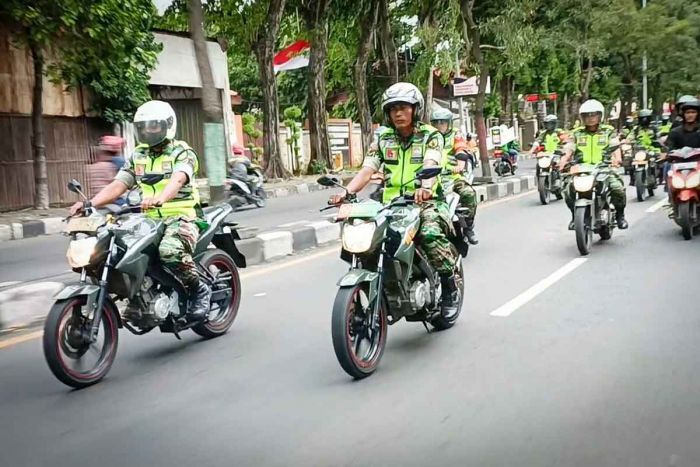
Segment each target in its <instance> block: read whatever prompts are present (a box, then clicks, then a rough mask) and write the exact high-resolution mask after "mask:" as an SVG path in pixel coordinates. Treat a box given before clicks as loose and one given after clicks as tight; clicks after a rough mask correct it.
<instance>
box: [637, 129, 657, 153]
mask: <svg viewBox="0 0 700 467" xmlns="http://www.w3.org/2000/svg"><path fill="white" fill-rule="evenodd" d="M632 134H633V135H634V139H635V140H636V142H637V144H639V145H640V146H642V147H643V148H644V149H647V150H650V151H653V150H655V148H654V146H652V143H653V142H654V139H655V137H656V132H655V131H654V130H652V129H651V128H642V127H639V126H637V127H634V130H633V131H632Z"/></svg>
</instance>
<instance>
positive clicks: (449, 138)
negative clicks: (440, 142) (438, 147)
mask: <svg viewBox="0 0 700 467" xmlns="http://www.w3.org/2000/svg"><path fill="white" fill-rule="evenodd" d="M442 137H443V139H444V142H445V145H444V147H443V150H442V166H443V167H444V168H445V169H447V170H450V171H451V170H452V169H454V168H455V167H456V166H457V158H456V157H455V154H457V153H459V152H467V141H466V140H465V138H464V135H462V132H461V131H459V130H458V129H456V128H450V130H449V131H448V132H447V133H445V134H443V135H442ZM460 177H461V175H460V174H454V175H452V178H453V179H455V180H456V179H458V178H460Z"/></svg>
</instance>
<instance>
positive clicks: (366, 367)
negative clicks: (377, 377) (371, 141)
mask: <svg viewBox="0 0 700 467" xmlns="http://www.w3.org/2000/svg"><path fill="white" fill-rule="evenodd" d="M441 171H442V169H441V168H440V167H430V168H424V169H422V170H420V171H419V172H418V173H417V175H416V180H425V179H429V178H433V177H436V176H438V175H439V174H440V172H441ZM318 183H319V184H321V185H324V186H329V187H330V186H337V187H340V188H343V189H345V188H344V187H343V186H342V185H341V184H340V183H339V181H338V180H337V179H334V178H331V177H328V176H324V177H321V178H320V179H319V180H318ZM410 183H413V182H410ZM406 185H408V184H406ZM406 185H404V187H405V186H406ZM404 187H402V189H401V195H399V196H397V197H396V198H394V199H393V200H392V201H391V202H390V203H389V204H387V205H382V204H381V203H377V202H375V201H372V200H365V201H362V202H353V203H347V204H342V205H341V206H340V207H339V210H338V214H337V216H336V221H337V222H342V228H341V239H342V250H341V259H343V260H344V261H346V262H348V263H349V264H350V270H349V271H348V272H347V273H346V274H345V275H344V276H343V277H342V278H341V279H340V280H339V281H338V286H339V289H338V293H337V295H336V298H335V302H334V303H333V314H332V326H331V334H332V337H333V349H334V351H335V355H336V357H337V359H338V362H339V363H340V366H341V367H342V368H343V370H345V372H346V373H348V374H349V375H350V376H352V377H353V378H355V379H362V378H365V377H367V376H369V375H371V374H372V373H374V371H375V370H376V369H377V366H378V364H379V361H380V360H381V357H382V355H383V353H384V348H385V346H386V339H387V327H388V325H390V324H395V323H396V322H398V321H399V320H400V319H401V318H405V319H406V321H410V322H420V323H423V325H424V326H425V327H426V329H428V324H430V325H432V326H433V328H435V329H436V330H444V329H448V328H451V327H452V326H453V325H454V323H455V321H456V320H457V318H458V317H459V314H460V310H461V308H462V302H463V298H464V278H463V269H462V261H457V264H456V267H455V272H454V273H455V276H456V282H457V290H458V293H459V298H458V303H459V308H458V311H457V313H456V314H455V315H454V316H451V317H449V318H447V317H445V316H443V315H442V312H441V310H440V300H441V295H442V288H441V283H440V278H439V276H438V274H437V272H436V271H435V270H434V269H433V268H432V266H431V265H430V263H428V261H427V259H426V257H425V254H424V253H423V252H422V251H421V249H420V247H418V246H417V245H416V243H415V241H414V240H415V236H416V234H417V233H418V228H419V226H420V207H419V206H418V205H417V204H415V203H414V201H413V195H412V194H410V195H409V194H404ZM334 207H336V206H329V207H326V208H324V209H323V210H325V209H331V208H334ZM453 237H454V233H453ZM451 240H453V241H456V240H457V239H456V238H452V239H451Z"/></svg>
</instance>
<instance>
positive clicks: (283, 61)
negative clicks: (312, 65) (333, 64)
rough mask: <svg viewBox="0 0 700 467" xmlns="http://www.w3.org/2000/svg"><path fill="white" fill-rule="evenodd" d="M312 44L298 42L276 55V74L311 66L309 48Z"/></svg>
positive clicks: (273, 62) (274, 60) (273, 61)
mask: <svg viewBox="0 0 700 467" xmlns="http://www.w3.org/2000/svg"><path fill="white" fill-rule="evenodd" d="M310 47H311V44H309V42H307V41H296V42H295V43H293V44H292V45H290V46H289V47H286V48H284V49H282V50H280V51H279V52H277V55H275V58H274V59H273V60H272V64H273V66H274V69H275V73H279V72H280V71H288V70H296V69H297V68H304V67H305V66H307V65H308V64H309V48H310Z"/></svg>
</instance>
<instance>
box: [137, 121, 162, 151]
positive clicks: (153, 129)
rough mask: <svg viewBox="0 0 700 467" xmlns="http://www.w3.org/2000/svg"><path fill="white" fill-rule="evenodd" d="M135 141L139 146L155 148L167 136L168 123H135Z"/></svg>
mask: <svg viewBox="0 0 700 467" xmlns="http://www.w3.org/2000/svg"><path fill="white" fill-rule="evenodd" d="M135 125H136V139H137V140H138V141H139V143H141V144H147V145H149V146H155V145H157V144H160V143H162V142H163V141H164V140H165V137H166V135H167V134H168V122H166V121H165V120H148V121H145V122H136V123H135Z"/></svg>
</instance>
